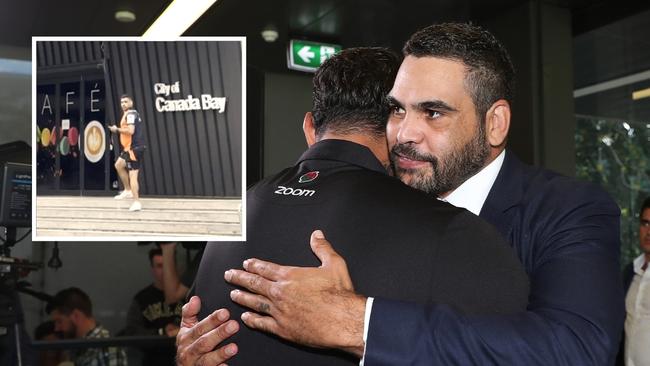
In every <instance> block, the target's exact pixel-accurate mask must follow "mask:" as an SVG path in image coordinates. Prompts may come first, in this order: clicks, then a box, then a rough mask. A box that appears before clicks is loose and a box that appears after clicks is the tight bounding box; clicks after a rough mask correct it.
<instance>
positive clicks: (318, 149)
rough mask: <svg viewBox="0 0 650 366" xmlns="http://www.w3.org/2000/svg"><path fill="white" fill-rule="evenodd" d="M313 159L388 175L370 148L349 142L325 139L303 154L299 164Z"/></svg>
mask: <svg viewBox="0 0 650 366" xmlns="http://www.w3.org/2000/svg"><path fill="white" fill-rule="evenodd" d="M311 159H316V160H334V161H340V162H344V163H348V164H353V165H357V166H359V167H361V168H365V169H369V170H374V171H376V172H379V173H383V174H388V172H387V171H386V168H384V167H383V166H382V165H381V163H380V162H379V160H378V159H377V157H375V155H374V154H373V153H372V151H370V149H369V148H367V147H366V146H363V145H360V144H357V143H355V142H351V141H347V140H337V139H324V140H321V141H318V142H316V143H315V144H313V145H312V146H311V147H310V148H309V149H307V151H305V152H304V153H303V154H302V156H301V157H300V159H298V162H297V163H298V164H300V163H301V162H303V161H305V160H311Z"/></svg>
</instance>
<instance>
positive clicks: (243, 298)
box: [230, 290, 272, 314]
mask: <svg viewBox="0 0 650 366" xmlns="http://www.w3.org/2000/svg"><path fill="white" fill-rule="evenodd" d="M230 298H231V299H232V301H234V302H236V303H237V304H239V305H241V306H244V307H247V308H249V309H253V310H255V311H257V312H260V313H264V314H271V311H272V307H271V301H269V299H267V298H266V297H264V296H260V295H255V294H251V293H250V292H246V291H241V290H233V291H231V292H230Z"/></svg>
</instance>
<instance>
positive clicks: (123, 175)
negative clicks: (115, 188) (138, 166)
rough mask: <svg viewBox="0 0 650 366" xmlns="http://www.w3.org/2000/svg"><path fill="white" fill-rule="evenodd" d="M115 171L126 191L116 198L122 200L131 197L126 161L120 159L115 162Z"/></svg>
mask: <svg viewBox="0 0 650 366" xmlns="http://www.w3.org/2000/svg"><path fill="white" fill-rule="evenodd" d="M115 170H116V171H117V175H118V177H120V181H121V182H122V185H123V186H124V191H123V192H122V193H120V194H119V195H117V196H116V197H115V198H118V199H122V198H128V197H130V196H131V185H130V182H129V172H127V170H126V161H125V160H124V159H122V158H118V159H117V161H116V162H115Z"/></svg>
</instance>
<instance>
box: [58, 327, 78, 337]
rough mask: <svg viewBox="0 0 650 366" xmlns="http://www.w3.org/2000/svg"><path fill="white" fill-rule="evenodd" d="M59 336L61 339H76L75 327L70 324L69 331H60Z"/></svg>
mask: <svg viewBox="0 0 650 366" xmlns="http://www.w3.org/2000/svg"><path fill="white" fill-rule="evenodd" d="M60 334H61V336H63V339H75V338H77V326H76V325H74V324H70V329H68V330H67V331H65V330H64V331H61V333H60Z"/></svg>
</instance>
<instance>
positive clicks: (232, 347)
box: [195, 343, 239, 366]
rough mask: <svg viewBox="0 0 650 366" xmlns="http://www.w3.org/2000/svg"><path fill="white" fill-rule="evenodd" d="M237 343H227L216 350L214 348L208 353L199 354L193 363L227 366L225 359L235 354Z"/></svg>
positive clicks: (198, 365) (201, 365)
mask: <svg viewBox="0 0 650 366" xmlns="http://www.w3.org/2000/svg"><path fill="white" fill-rule="evenodd" d="M238 350H239V349H238V348H237V345H236V344H234V343H230V344H227V345H225V346H223V347H220V348H219V349H217V350H214V351H212V352H210V353H207V354H205V355H203V356H201V357H200V358H199V359H198V360H197V361H196V363H195V365H196V366H204V365H210V366H212V365H219V366H222V365H224V366H227V365H226V364H225V363H223V362H225V361H226V360H228V359H230V358H231V357H232V356H234V355H236V354H237V351H238Z"/></svg>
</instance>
